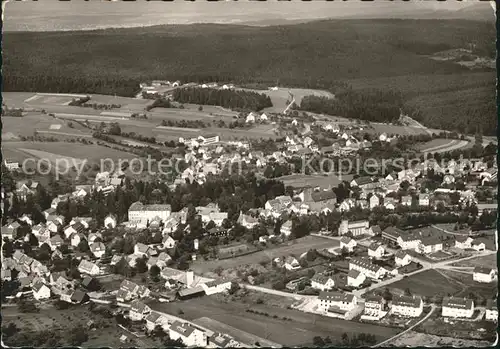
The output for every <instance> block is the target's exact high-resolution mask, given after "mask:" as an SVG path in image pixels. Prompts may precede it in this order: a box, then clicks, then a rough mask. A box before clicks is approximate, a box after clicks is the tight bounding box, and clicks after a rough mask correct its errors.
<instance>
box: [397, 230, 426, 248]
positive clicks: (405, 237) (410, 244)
mask: <svg viewBox="0 0 500 349" xmlns="http://www.w3.org/2000/svg"><path fill="white" fill-rule="evenodd" d="M396 241H397V243H398V245H399V246H400V247H401V249H402V250H416V249H418V246H419V245H420V242H421V238H420V237H418V236H415V235H413V234H401V235H400V236H399V237H398V238H397V240H396Z"/></svg>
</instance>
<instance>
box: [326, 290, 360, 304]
mask: <svg viewBox="0 0 500 349" xmlns="http://www.w3.org/2000/svg"><path fill="white" fill-rule="evenodd" d="M318 299H320V300H329V301H334V302H349V303H350V302H352V300H353V299H354V295H353V294H350V293H343V292H320V294H319V296H318Z"/></svg>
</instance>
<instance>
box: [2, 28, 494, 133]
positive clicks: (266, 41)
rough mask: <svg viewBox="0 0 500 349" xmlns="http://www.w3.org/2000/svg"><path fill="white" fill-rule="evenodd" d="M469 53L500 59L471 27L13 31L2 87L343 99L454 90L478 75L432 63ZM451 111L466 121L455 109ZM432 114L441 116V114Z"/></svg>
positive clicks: (490, 35) (488, 33) (489, 40)
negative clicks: (284, 89) (349, 94)
mask: <svg viewBox="0 0 500 349" xmlns="http://www.w3.org/2000/svg"><path fill="white" fill-rule="evenodd" d="M470 44H474V45H475V51H477V52H476V53H477V54H478V55H481V56H490V57H495V28H494V26H493V25H491V23H487V22H475V21H466V20H403V19H370V20H362V19H359V20H347V19H346V20H323V21H316V22H308V23H301V24H294V25H275V26H267V27H255V26H244V25H222V24H196V25H177V26H175V25H168V26H156V27H146V28H129V29H105V30H95V31H76V32H45V33H41V32H9V33H6V34H4V36H3V75H4V86H3V88H4V90H5V91H46V92H73V93H102V94H114V93H116V94H119V95H127V96H133V95H134V94H135V93H136V92H137V88H138V84H139V82H141V81H144V80H152V79H169V80H176V79H179V80H181V81H221V82H222V81H224V82H225V81H227V82H233V83H236V84H245V83H263V84H273V85H274V84H276V83H279V84H280V85H282V86H297V87H304V88H319V89H326V90H331V91H335V89H336V88H338V87H339V86H342V87H345V84H346V82H347V81H349V80H356V79H368V80H369V79H380V78H386V77H398V76H408V77H411V76H429V85H428V90H429V91H432V89H433V86H434V85H437V83H439V85H443V84H444V85H445V86H446V89H447V90H448V91H453V90H456V89H461V88H462V87H463V84H464V83H466V82H468V81H469V80H471V79H469V78H468V77H467V76H468V75H469V74H471V73H470V71H469V69H468V68H466V67H462V66H459V65H457V64H454V63H452V62H439V61H434V60H431V59H429V58H427V57H426V56H427V55H431V54H433V53H435V52H439V51H445V50H449V49H458V48H463V47H469V46H470ZM456 74H459V75H463V76H464V78H463V79H462V80H463V82H462V83H458V84H456V83H455V82H453V83H452V82H450V85H449V86H448V85H447V81H448V80H449V79H448V78H447V76H455V75H456ZM438 76H439V77H438ZM475 76H476V75H475ZM494 76H495V75H494V71H493V70H491V71H490V74H486V75H485V76H484V79H483V78H481V79H483V80H481V79H480V81H479V82H478V83H477V84H476V85H475V87H482V88H484V87H485V86H486V87H487V88H489V86H494V80H495V78H494ZM433 79H434V81H435V82H433ZM438 79H439V80H438ZM452 80H453V79H450V81H452ZM474 80H475V79H474ZM453 81H455V80H453ZM492 83H493V85H492ZM408 84H409V85H410V86H411V84H412V82H411V78H410V80H409V81H408ZM475 87H474V88H475ZM380 88H382V89H399V88H408V87H407V86H406V85H403V86H387V85H383V86H380ZM473 95H474V96H475V97H474V98H477V96H478V95H477V94H472V93H471V94H469V93H464V96H463V97H461V99H458V100H463V99H464V98H465V100H464V103H465V102H466V100H467V98H471V97H468V96H473ZM448 99H449V100H452V99H453V98H451V97H449V98H448ZM435 100H436V101H435V102H434V103H437V100H438V99H435ZM475 107H476V106H475ZM446 108H447V111H448V108H452V110H455V111H456V112H458V113H460V112H463V111H460V105H456V104H455V105H454V104H453V103H450V105H449V106H447V107H446ZM431 112H432V113H435V114H436V117H439V114H441V113H442V111H441V110H440V108H439V107H436V108H435V109H432V111H431ZM434 120H435V118H434ZM485 129H486V128H485Z"/></svg>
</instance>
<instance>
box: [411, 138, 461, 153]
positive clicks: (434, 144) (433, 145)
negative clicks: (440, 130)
mask: <svg viewBox="0 0 500 349" xmlns="http://www.w3.org/2000/svg"><path fill="white" fill-rule="evenodd" d="M453 141H454V140H453V139H444V138H436V139H433V140H431V141H429V142H425V143H420V144H417V145H416V146H415V148H416V149H417V150H420V151H427V150H428V149H438V148H440V147H444V146H449V145H451V144H452V143H453Z"/></svg>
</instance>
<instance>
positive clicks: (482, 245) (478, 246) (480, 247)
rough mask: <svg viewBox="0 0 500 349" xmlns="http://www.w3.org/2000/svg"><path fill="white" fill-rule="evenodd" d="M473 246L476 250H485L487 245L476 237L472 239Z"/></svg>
mask: <svg viewBox="0 0 500 349" xmlns="http://www.w3.org/2000/svg"><path fill="white" fill-rule="evenodd" d="M472 248H473V249H474V250H476V251H484V250H485V249H486V245H485V243H484V242H482V241H481V240H478V239H476V240H473V241H472Z"/></svg>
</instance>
